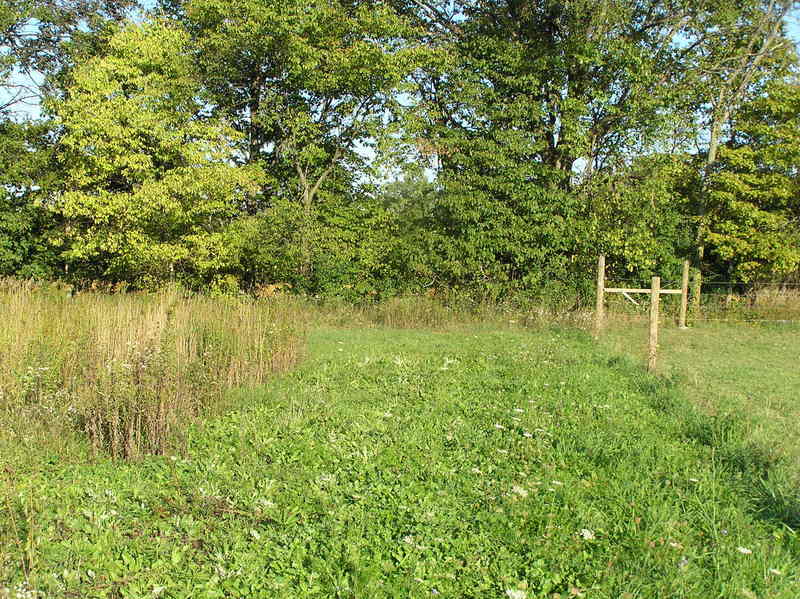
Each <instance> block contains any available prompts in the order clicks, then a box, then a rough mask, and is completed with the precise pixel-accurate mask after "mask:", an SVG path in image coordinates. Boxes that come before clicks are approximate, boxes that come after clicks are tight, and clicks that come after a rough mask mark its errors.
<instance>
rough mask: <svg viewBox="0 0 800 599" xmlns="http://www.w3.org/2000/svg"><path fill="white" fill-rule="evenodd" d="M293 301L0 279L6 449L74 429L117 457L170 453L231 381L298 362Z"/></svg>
mask: <svg viewBox="0 0 800 599" xmlns="http://www.w3.org/2000/svg"><path fill="white" fill-rule="evenodd" d="M299 315H300V313H299V312H297V313H295V312H293V311H292V309H291V308H290V307H289V305H288V304H286V303H280V302H270V303H256V302H255V301H253V300H249V301H248V300H244V299H237V298H219V299H210V298H206V297H200V296H191V297H189V296H186V295H184V294H183V293H181V292H180V291H179V290H177V289H166V290H164V291H160V292H157V293H152V294H141V295H128V294H124V293H119V294H104V293H80V294H76V295H73V293H72V290H71V288H70V287H63V286H58V285H51V286H48V285H45V286H40V285H37V284H34V283H26V282H15V281H11V280H8V281H0V318H2V322H3V326H2V328H0V410H2V414H3V429H4V430H3V433H2V435H0V439H2V441H0V444H2V445H0V447H3V449H5V448H6V446H7V445H8V444H12V445H20V444H21V445H23V446H29V445H35V444H40V443H42V442H45V443H46V442H47V439H51V440H55V441H56V442H57V440H58V439H60V438H62V436H63V435H68V434H70V432H71V431H73V430H75V431H80V432H81V433H83V434H85V436H86V438H87V439H88V441H89V442H90V444H91V446H92V447H93V448H94V449H95V450H101V451H108V452H109V453H110V454H111V455H112V456H114V457H125V458H132V457H138V456H140V455H143V454H165V453H168V452H170V451H174V450H178V449H179V448H180V447H181V445H182V444H183V442H184V440H183V439H182V436H183V433H184V432H185V428H186V425H187V424H188V423H190V422H191V421H192V420H193V419H195V418H197V417H198V416H199V415H201V414H203V413H207V412H208V410H211V409H213V408H214V406H215V405H216V404H217V403H218V402H219V401H220V400H221V398H222V397H223V395H224V393H225V391H226V390H227V389H230V388H233V387H239V386H243V385H258V384H260V383H262V382H264V380H265V379H266V377H267V376H268V375H270V374H271V373H273V372H277V371H283V370H286V369H287V368H289V367H290V366H292V365H293V364H294V363H295V362H296V360H297V358H298V352H299V351H300V348H301V338H302V336H303V326H304V325H303V320H302V318H300V317H299Z"/></svg>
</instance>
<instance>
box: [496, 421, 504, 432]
mask: <svg viewBox="0 0 800 599" xmlns="http://www.w3.org/2000/svg"><path fill="white" fill-rule="evenodd" d="M494 427H495V428H496V429H497V430H499V431H504V430H506V427H504V426H503V425H502V424H499V423H497V422H495V424H494Z"/></svg>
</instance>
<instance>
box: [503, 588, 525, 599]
mask: <svg viewBox="0 0 800 599" xmlns="http://www.w3.org/2000/svg"><path fill="white" fill-rule="evenodd" d="M506 596H507V597H508V598H509V599H527V598H528V593H527V592H525V591H522V590H520V589H506Z"/></svg>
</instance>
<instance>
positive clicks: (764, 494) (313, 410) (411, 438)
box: [0, 283, 800, 599]
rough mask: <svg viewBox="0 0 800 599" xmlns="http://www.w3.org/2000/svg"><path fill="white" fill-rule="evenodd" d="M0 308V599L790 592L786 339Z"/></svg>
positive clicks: (781, 334)
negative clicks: (652, 361) (656, 361)
mask: <svg viewBox="0 0 800 599" xmlns="http://www.w3.org/2000/svg"><path fill="white" fill-rule="evenodd" d="M2 302H3V303H2V304H1V305H2V317H3V321H4V323H5V326H4V328H3V330H2V334H1V335H2V336H0V339H2V340H3V345H2V351H0V356H2V362H0V364H1V365H2V373H3V374H2V381H3V386H2V388H3V390H4V395H3V411H2V416H1V417H2V428H0V430H1V431H2V432H1V433H0V456H2V461H3V463H2V464H0V477H2V491H0V493H1V494H0V597H2V598H3V599H6V598H7V597H8V598H14V599H17V598H23V597H24V598H31V599H33V598H37V599H38V598H44V597H86V598H101V597H102V598H122V597H124V598H134V597H135V598H141V597H165V598H166V597H169V598H176V599H177V598H189V597H191V598H196V597H208V598H229V597H239V598H242V599H244V598H248V599H252V598H254V597H259V598H260V597H263V598H268V597H278V596H280V597H351V598H356V597H430V596H441V597H474V598H478V597H481V598H484V597H497V598H501V597H502V598H509V597H511V598H526V599H533V598H545V597H546V598H550V599H553V598H556V597H559V598H562V599H566V598H572V597H591V598H594V597H599V598H609V599H611V598H614V599H618V598H620V597H626V598H628V599H633V598H650V597H653V598H656V597H658V598H660V597H686V598H690V597H726V598H727V597H742V598H744V599H750V598H752V597H761V598H766V597H769V598H781V599H782V598H786V599H790V598H793V597H796V596H797V595H798V592H800V568H798V566H797V564H798V563H800V539H798V536H797V529H798V527H799V526H800V503H798V488H800V487H798V480H797V477H796V471H797V469H796V467H797V463H798V462H797V453H796V451H795V450H794V449H793V447H794V445H795V443H794V442H795V440H796V439H797V426H796V424H794V423H795V422H796V418H795V417H794V416H795V415H796V410H797V408H796V405H795V404H796V401H793V398H794V397H795V396H796V389H797V388H798V380H797V376H798V375H797V373H796V372H795V363H796V355H797V348H798V347H800V343H798V341H799V339H798V338H799V337H800V329H798V327H797V326H793V325H780V326H778V325H770V326H762V325H758V326H756V325H742V324H737V325H731V324H726V323H715V324H711V323H704V324H700V323H696V324H695V326H694V327H693V329H692V330H691V331H679V330H677V329H675V328H674V327H670V326H666V328H665V329H664V331H663V334H662V335H663V336H662V363H661V366H660V368H661V372H660V373H659V375H658V376H653V375H650V374H647V373H646V372H645V370H644V367H643V361H644V360H643V358H644V354H643V352H640V351H639V349H638V346H639V345H640V344H642V345H643V343H644V340H645V329H644V326H643V325H642V326H639V324H638V323H637V322H636V321H635V319H631V318H627V317H626V318H625V319H620V320H619V321H617V322H616V323H614V321H613V320H612V324H611V326H610V327H609V329H608V331H607V332H606V334H605V335H604V336H603V337H602V338H601V340H599V341H597V340H595V339H593V337H592V336H591V335H590V334H589V333H588V332H585V331H583V330H581V328H579V327H578V326H575V325H576V324H580V321H581V317H580V316H576V315H572V316H570V317H569V318H571V319H572V321H571V322H570V321H569V318H568V317H566V316H564V317H563V318H562V322H560V323H558V324H552V323H550V324H548V322H547V320H548V318H546V316H545V311H542V312H541V313H540V314H539V315H536V314H535V313H534V314H532V316H531V317H530V319H529V320H527V321H526V320H524V319H523V318H522V312H521V311H515V309H512V308H511V307H495V308H494V309H492V308H490V307H489V305H488V304H487V305H483V306H479V305H475V306H473V307H472V309H470V310H467V309H466V308H465V307H463V308H461V309H456V308H455V307H454V305H453V304H452V303H451V304H450V305H447V304H445V303H442V302H441V301H438V300H436V299H434V298H417V299H414V298H406V299H404V300H399V299H398V300H393V302H392V303H391V304H385V305H380V304H376V305H373V306H362V307H360V308H355V307H353V306H348V305H345V304H333V303H330V302H326V303H324V304H322V305H319V304H315V303H314V302H312V301H311V300H300V299H298V298H281V297H271V298H266V299H261V300H248V299H244V298H218V299H210V298H202V297H194V296H187V295H186V294H185V293H180V292H178V291H177V290H174V289H173V290H170V291H165V292H160V293H154V294H141V295H140V294H127V295H101V294H97V293H80V294H77V295H75V296H73V297H68V296H67V293H66V291H65V290H64V289H59V288H57V287H47V288H34V287H32V286H31V285H27V284H20V283H6V285H5V287H4V290H3V293H2ZM437 302H438V303H437ZM551 317H552V316H551ZM665 325H666V322H665ZM148 352H149V353H148ZM144 355H155V356H161V357H158V358H157V359H148V360H149V361H147V362H144V361H143V360H142V356H144ZM298 356H303V358H304V359H303V360H302V361H300V362H298V363H297V364H295V362H296V361H297V358H298ZM793 356H794V357H793ZM125 364H128V365H129V366H127V367H126V366H124V365H125ZM289 366H294V367H293V368H290V369H288V372H285V373H282V371H284V370H286V369H287V367H289ZM273 373H274V374H273ZM70 408H72V409H70ZM163 410H167V411H166V413H165V412H164V411H163ZM73 412H74V413H73ZM162 417H163V418H165V419H163V420H162V419H161V418H162ZM137 419H138V420H137ZM132 422H136V423H139V424H137V425H136V426H134V427H133V432H129V431H130V427H131V423H132ZM162 422H166V423H169V427H162V428H158V427H159V426H161V423H162ZM139 426H140V428H137V427H139ZM98 430H101V431H102V434H99V433H98ZM115 430H116V431H117V432H116V433H115V432H114V431H115ZM153 430H155V431H156V432H157V434H151V431H153ZM161 433H165V434H163V435H162V434H161ZM167 433H168V434H167ZM115 434H116V440H115ZM129 439H134V440H135V443H132V444H128V443H129ZM129 447H131V448H134V449H135V450H134V451H131V450H129V449H128V448H129ZM115 457H116V458H120V457H128V458H135V459H127V460H120V459H114V458H115Z"/></svg>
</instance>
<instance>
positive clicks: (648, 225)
mask: <svg viewBox="0 0 800 599" xmlns="http://www.w3.org/2000/svg"><path fill="white" fill-rule="evenodd" d="M696 179H697V171H696V170H694V169H693V168H692V166H691V165H690V164H687V162H686V161H685V160H682V159H681V158H680V157H677V156H674V155H653V156H647V157H644V158H640V159H638V160H636V161H634V162H633V163H632V164H631V165H629V166H628V167H627V168H625V169H620V171H619V172H617V173H613V174H598V175H596V176H595V177H593V179H592V181H591V183H590V185H587V186H586V187H585V188H584V189H583V190H582V193H583V194H584V196H585V197H586V199H587V202H588V204H589V211H590V215H591V220H592V231H593V233H592V237H593V239H595V245H594V249H595V250H596V251H597V252H598V253H599V252H600V251H602V252H603V253H605V255H606V259H607V262H608V264H609V267H608V269H607V272H608V275H609V277H610V278H611V280H613V279H614V278H615V277H619V278H622V279H627V278H630V277H631V276H636V277H640V278H642V279H645V280H648V279H649V277H650V276H653V275H658V276H661V277H665V278H666V279H670V280H678V279H679V278H680V276H681V270H682V263H683V260H684V259H686V258H687V257H688V256H690V255H691V249H692V247H693V239H692V236H691V235H692V221H691V219H690V216H689V214H690V213H691V208H692V206H691V204H690V202H689V199H688V197H687V195H688V194H687V193H686V189H687V188H690V187H691V183H692V182H693V181H695V182H696Z"/></svg>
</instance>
